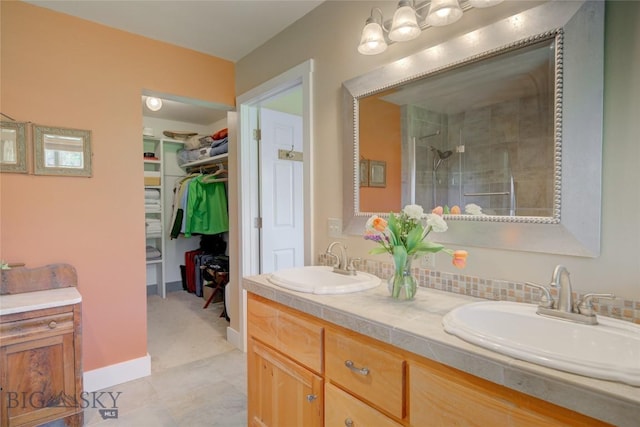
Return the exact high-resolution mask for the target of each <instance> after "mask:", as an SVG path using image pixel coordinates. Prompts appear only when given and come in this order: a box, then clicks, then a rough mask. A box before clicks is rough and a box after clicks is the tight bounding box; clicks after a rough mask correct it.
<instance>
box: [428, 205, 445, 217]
mask: <svg viewBox="0 0 640 427" xmlns="http://www.w3.org/2000/svg"><path fill="white" fill-rule="evenodd" d="M443 212H444V209H442V206H436V207H435V208H433V210H432V211H431V213H432V214H436V215H438V216H442V213H443Z"/></svg>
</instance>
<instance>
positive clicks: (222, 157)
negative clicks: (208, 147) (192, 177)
mask: <svg viewBox="0 0 640 427" xmlns="http://www.w3.org/2000/svg"><path fill="white" fill-rule="evenodd" d="M228 157H229V153H223V154H218V155H217V156H213V157H207V158H206V159H200V160H194V161H193V162H188V163H183V164H182V165H180V167H181V168H183V169H188V168H192V167H195V166H205V165H215V164H216V163H224V162H226V161H227V158H228Z"/></svg>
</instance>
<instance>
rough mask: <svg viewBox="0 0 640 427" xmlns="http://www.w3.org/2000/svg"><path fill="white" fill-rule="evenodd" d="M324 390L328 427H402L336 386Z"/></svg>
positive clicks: (325, 418) (326, 423)
mask: <svg viewBox="0 0 640 427" xmlns="http://www.w3.org/2000/svg"><path fill="white" fill-rule="evenodd" d="M324 390H325V392H324V399H325V410H324V423H325V425H326V426H330V427H334V426H345V427H371V426H376V427H402V425H401V424H398V423H397V422H395V421H393V420H392V419H391V418H389V417H387V416H386V415H384V414H382V413H380V412H378V411H376V410H375V409H373V408H372V407H370V406H368V405H366V404H364V403H362V402H361V401H360V400H358V399H356V398H355V397H353V396H351V395H350V394H348V393H345V392H344V391H342V390H340V389H339V388H337V387H336V386H334V385H331V384H327V385H326V386H325V389H324Z"/></svg>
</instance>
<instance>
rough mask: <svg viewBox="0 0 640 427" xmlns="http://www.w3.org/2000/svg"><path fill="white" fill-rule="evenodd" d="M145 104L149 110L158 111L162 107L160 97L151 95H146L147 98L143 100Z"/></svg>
mask: <svg viewBox="0 0 640 427" xmlns="http://www.w3.org/2000/svg"><path fill="white" fill-rule="evenodd" d="M145 103H146V104H147V108H148V109H149V110H151V111H158V110H159V109H161V108H162V99H160V98H154V97H152V96H147V100H146V101H145Z"/></svg>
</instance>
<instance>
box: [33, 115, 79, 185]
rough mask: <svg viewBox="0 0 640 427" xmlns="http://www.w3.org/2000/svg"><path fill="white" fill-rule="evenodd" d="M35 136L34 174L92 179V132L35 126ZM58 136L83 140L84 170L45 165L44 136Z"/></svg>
mask: <svg viewBox="0 0 640 427" xmlns="http://www.w3.org/2000/svg"><path fill="white" fill-rule="evenodd" d="M33 135H34V153H33V158H34V174H36V175H58V176H82V177H91V173H92V167H91V160H92V159H91V131H89V130H81V129H69V128H58V127H49V126H40V125H34V126H33ZM45 135H58V136H71V137H76V138H81V139H82V156H83V167H82V168H61V167H50V166H46V165H45V150H44V136H45Z"/></svg>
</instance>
